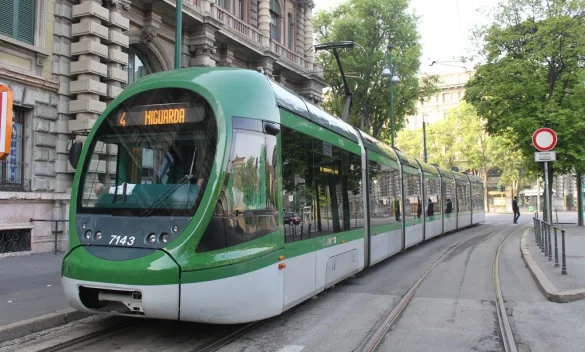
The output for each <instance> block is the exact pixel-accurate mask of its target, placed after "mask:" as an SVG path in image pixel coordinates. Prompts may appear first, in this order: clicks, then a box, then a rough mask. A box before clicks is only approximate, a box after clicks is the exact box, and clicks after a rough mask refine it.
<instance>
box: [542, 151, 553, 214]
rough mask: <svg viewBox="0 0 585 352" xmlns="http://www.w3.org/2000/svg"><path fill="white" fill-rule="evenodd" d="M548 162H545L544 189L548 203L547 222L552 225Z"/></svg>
mask: <svg viewBox="0 0 585 352" xmlns="http://www.w3.org/2000/svg"><path fill="white" fill-rule="evenodd" d="M548 184H549V181H548V161H545V162H544V188H545V190H546V191H545V195H546V196H545V201H546V221H547V222H548V223H549V224H552V204H551V202H550V192H549V188H548Z"/></svg>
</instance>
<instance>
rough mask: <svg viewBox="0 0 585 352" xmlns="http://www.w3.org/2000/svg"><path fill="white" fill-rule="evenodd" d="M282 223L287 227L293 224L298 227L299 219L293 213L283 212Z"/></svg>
mask: <svg viewBox="0 0 585 352" xmlns="http://www.w3.org/2000/svg"><path fill="white" fill-rule="evenodd" d="M284 223H285V225H288V224H290V223H293V224H294V225H298V224H300V223H301V217H300V216H298V215H297V213H293V212H285V213H284Z"/></svg>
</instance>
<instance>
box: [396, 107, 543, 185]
mask: <svg viewBox="0 0 585 352" xmlns="http://www.w3.org/2000/svg"><path fill="white" fill-rule="evenodd" d="M485 125H486V122H485V121H484V120H483V119H481V118H480V117H479V116H478V114H477V112H476V111H475V109H474V108H473V106H471V105H470V104H468V103H465V102H461V103H460V104H459V106H458V107H457V108H456V109H452V110H450V111H449V112H448V113H447V116H446V117H445V119H443V120H441V121H438V122H436V123H434V124H432V125H429V126H427V128H426V136H427V154H428V162H429V163H431V164H437V165H439V166H441V167H443V168H445V169H451V168H453V167H457V168H458V169H459V170H461V171H465V170H474V171H475V172H476V174H479V175H480V176H481V177H482V178H483V180H484V182H487V174H488V171H489V170H490V169H492V168H498V169H500V170H501V171H502V176H501V178H500V182H501V184H503V185H509V186H512V187H513V189H514V193H515V194H517V193H518V191H519V186H520V185H521V184H522V181H523V180H527V179H529V178H530V177H534V174H533V173H530V170H529V168H528V165H529V164H530V162H529V161H530V159H526V157H525V156H524V155H523V154H522V152H521V151H520V150H518V148H515V147H514V143H513V142H512V141H511V140H509V139H507V138H506V137H504V136H496V137H492V136H490V135H489V133H487V131H486V128H485ZM397 146H398V148H400V149H401V150H403V151H404V152H406V153H407V154H410V155H413V156H415V157H420V159H419V160H423V153H424V151H423V132H422V128H419V129H418V130H414V131H407V130H405V131H400V132H399V134H398V139H397Z"/></svg>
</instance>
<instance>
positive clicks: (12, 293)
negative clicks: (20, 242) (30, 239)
mask: <svg viewBox="0 0 585 352" xmlns="http://www.w3.org/2000/svg"><path fill="white" fill-rule="evenodd" d="M63 255H64V253H57V255H55V254H53V253H40V254H31V255H24V256H14V257H4V258H0V273H1V274H0V327H1V326H2V325H5V324H9V323H14V322H18V321H22V320H25V319H29V318H34V317H37V316H40V315H44V314H48V313H52V312H55V311H58V310H62V309H66V308H69V306H68V304H67V302H66V301H65V296H64V295H63V288H62V287H61V261H62V260H63Z"/></svg>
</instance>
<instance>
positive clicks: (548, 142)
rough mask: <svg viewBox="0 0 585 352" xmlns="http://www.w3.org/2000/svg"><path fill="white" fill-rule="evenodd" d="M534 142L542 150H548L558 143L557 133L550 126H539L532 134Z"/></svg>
mask: <svg viewBox="0 0 585 352" xmlns="http://www.w3.org/2000/svg"><path fill="white" fill-rule="evenodd" d="M532 144H533V145H534V147H535V148H536V149H538V150H540V151H541V152H547V151H549V150H552V149H553V148H554V147H555V146H556V145H557V134H556V133H555V131H553V130H551V129H550V128H546V127H543V128H539V129H537V130H536V132H534V134H533V135H532Z"/></svg>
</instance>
